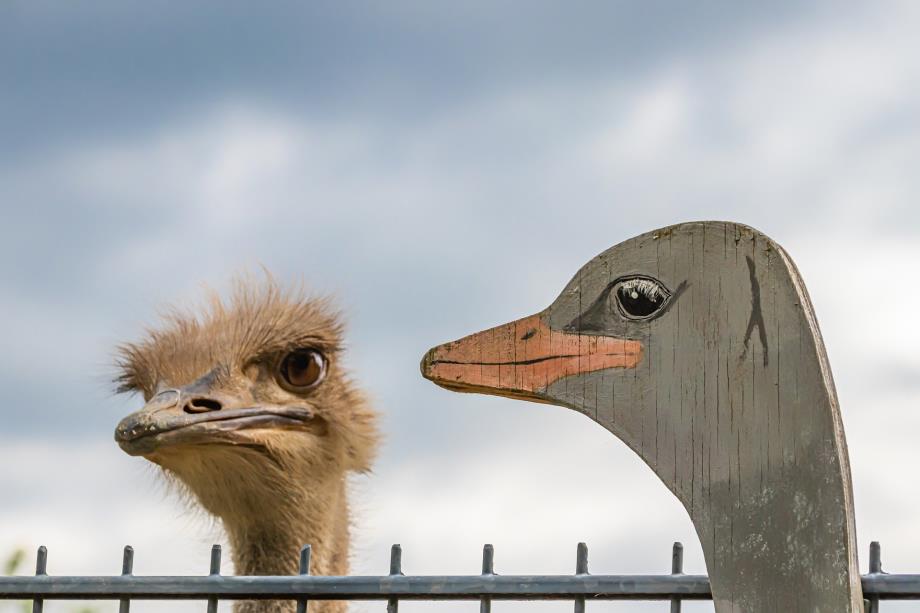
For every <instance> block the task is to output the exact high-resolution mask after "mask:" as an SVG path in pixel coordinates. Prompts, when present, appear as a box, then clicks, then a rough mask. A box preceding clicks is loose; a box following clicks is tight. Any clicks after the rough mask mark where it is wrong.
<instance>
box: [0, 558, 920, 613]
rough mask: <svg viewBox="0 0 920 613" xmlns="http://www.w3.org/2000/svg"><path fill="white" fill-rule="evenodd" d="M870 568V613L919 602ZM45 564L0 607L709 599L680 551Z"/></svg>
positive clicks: (2, 592) (1, 596)
mask: <svg viewBox="0 0 920 613" xmlns="http://www.w3.org/2000/svg"><path fill="white" fill-rule="evenodd" d="M869 558H870V559H869V571H870V572H869V574H866V575H863V576H862V588H863V594H864V595H865V597H866V599H867V611H869V612H870V613H875V612H877V611H878V607H879V604H878V603H879V601H880V600H893V599H901V600H920V574H918V575H894V574H887V573H883V572H882V569H881V548H880V547H879V545H878V543H872V545H871V547H870V556H869ZM47 560H48V552H47V549H45V548H44V547H41V548H39V550H38V556H37V562H36V574H35V576H25V577H0V600H32V601H33V603H34V604H33V611H34V612H35V613H39V612H41V610H42V603H43V601H44V600H52V599H54V600H119V601H121V606H120V608H119V611H120V613H127V612H128V611H129V607H130V602H131V600H207V601H208V611H216V608H217V602H218V600H238V599H261V600H266V599H283V600H296V601H297V603H298V611H299V612H300V613H306V611H307V606H308V602H309V600H386V601H387V610H388V611H397V610H398V603H399V601H400V600H479V601H480V602H481V606H480V611H482V612H484V613H488V612H489V611H490V610H491V602H492V601H493V600H572V601H574V603H575V612H576V613H583V612H584V610H585V609H584V607H585V601H586V600H669V601H671V609H670V610H671V611H672V613H675V612H677V613H679V611H680V603H681V601H683V600H709V599H711V598H712V593H711V591H710V587H709V579H708V578H707V577H706V576H705V575H685V574H683V572H682V570H683V568H682V567H683V547H682V546H681V544H680V543H674V548H673V551H672V558H671V562H672V565H671V574H670V575H592V574H590V573H589V572H588V550H587V547H586V546H585V544H584V543H579V545H578V549H577V553H576V563H575V574H574V575H498V574H495V571H494V549H493V547H492V546H491V545H486V546H485V547H484V548H483V559H482V574H480V575H468V576H464V575H453V576H447V575H444V576H434V575H432V576H424V575H422V576H419V575H415V576H409V575H404V574H402V550H401V548H400V546H399V545H394V546H393V548H392V550H391V556H390V574H389V575H384V576H376V577H357V576H352V577H326V576H323V577H319V576H310V575H309V574H308V572H309V567H310V547H309V546H305V547H304V548H303V550H302V551H301V556H300V573H301V574H300V575H293V576H271V577H269V576H264V577H263V576H222V575H221V574H220V562H221V550H220V546H219V545H215V546H214V547H213V549H212V551H211V568H210V573H209V574H208V575H207V576H186V577H166V576H163V577H154V576H140V577H139V576H135V575H133V574H132V569H133V562H134V550H133V549H132V548H131V547H130V546H129V547H125V552H124V559H123V562H122V574H121V575H115V576H105V577H90V576H86V577H76V576H74V577H67V576H52V575H48V574H47Z"/></svg>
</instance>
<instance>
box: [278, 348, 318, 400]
mask: <svg viewBox="0 0 920 613" xmlns="http://www.w3.org/2000/svg"><path fill="white" fill-rule="evenodd" d="M278 374H279V375H280V380H279V383H281V385H282V387H287V388H290V389H292V390H293V391H298V392H302V391H304V390H308V389H310V388H313V387H315V386H316V385H318V384H319V383H320V381H322V380H323V377H325V376H326V358H325V357H324V356H323V354H321V353H320V352H319V351H316V350H315V349H298V350H297V351H292V352H291V353H289V354H287V355H286V356H285V357H284V359H283V360H281V365H280V366H279V367H278Z"/></svg>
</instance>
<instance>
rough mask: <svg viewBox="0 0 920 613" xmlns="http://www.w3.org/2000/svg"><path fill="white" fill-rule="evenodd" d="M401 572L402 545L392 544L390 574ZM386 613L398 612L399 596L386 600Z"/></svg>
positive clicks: (399, 573)
mask: <svg viewBox="0 0 920 613" xmlns="http://www.w3.org/2000/svg"><path fill="white" fill-rule="evenodd" d="M401 574H402V547H401V546H400V545H393V547H391V548H390V575H401ZM387 613H399V598H395V597H394V598H390V599H389V600H387Z"/></svg>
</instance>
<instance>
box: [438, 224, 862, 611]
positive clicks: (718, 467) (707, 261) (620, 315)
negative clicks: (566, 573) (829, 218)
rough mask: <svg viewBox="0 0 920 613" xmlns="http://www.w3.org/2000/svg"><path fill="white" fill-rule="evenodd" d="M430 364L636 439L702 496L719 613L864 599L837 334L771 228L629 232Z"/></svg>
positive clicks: (463, 386)
mask: <svg viewBox="0 0 920 613" xmlns="http://www.w3.org/2000/svg"><path fill="white" fill-rule="evenodd" d="M422 373H423V374H424V376H425V377H426V378H428V379H431V380H432V381H434V382H435V383H437V384H439V385H441V386H444V387H446V388H448V389H452V390H456V391H462V392H480V393H487V394H496V395H500V396H510V397H514V398H522V399H526V400H533V401H537V402H546V403H551V404H558V405H562V406H565V407H569V408H571V409H574V410H576V411H578V412H581V413H584V414H585V415H587V416H588V417H590V418H591V419H593V420H594V421H596V422H597V423H599V424H600V425H602V426H604V427H605V428H607V429H608V430H609V431H610V432H612V433H614V434H615V435H616V436H618V437H619V438H620V439H622V440H623V441H624V442H625V443H626V444H627V445H629V447H630V448H632V449H633V451H635V452H636V453H638V454H639V455H640V456H641V457H642V459H643V460H644V461H645V462H646V463H647V464H648V465H649V466H650V467H651V468H652V470H654V471H655V473H656V474H657V475H658V476H659V478H661V480H662V481H663V482H664V484H665V485H666V486H668V488H669V489H670V490H671V492H673V493H674V495H675V496H677V498H678V499H679V500H680V501H681V502H682V503H683V505H684V507H685V508H686V509H687V512H688V513H689V514H690V517H691V518H692V520H693V524H694V526H695V527H696V531H697V534H698V536H699V538H700V541H701V543H702V546H703V552H704V554H705V558H706V566H707V568H708V572H709V576H710V580H711V584H712V592H713V600H714V602H715V608H716V611H717V612H718V613H776V612H777V611H789V612H800V613H806V612H807V613H818V612H820V613H844V612H848V613H854V612H862V611H863V600H862V591H861V585H860V576H859V572H858V566H857V560H856V546H855V541H856V534H855V528H854V519H853V518H854V513H853V496H852V487H851V482H850V468H849V461H848V457H847V449H846V441H845V439H844V433H843V425H842V423H841V420H840V412H839V409H838V406H837V397H836V392H835V390H834V384H833V380H832V377H831V372H830V368H829V366H828V362H827V356H826V355H825V351H824V344H823V341H822V340H821V334H820V331H819V330H818V324H817V322H816V320H815V315H814V311H813V310H812V306H811V302H810V300H809V298H808V293H807V292H806V290H805V285H804V283H803V282H802V279H801V277H800V276H799V273H798V271H797V270H796V268H795V265H794V264H793V262H792V260H791V259H790V258H789V256H788V255H787V254H786V252H785V251H783V249H782V248H781V247H780V246H779V245H777V244H776V243H775V242H773V241H772V240H771V239H770V238H768V237H766V236H764V235H763V234H761V233H760V232H757V231H756V230H753V229H751V228H749V227H746V226H742V225H739V224H733V223H723V222H699V223H686V224H680V225H676V226H671V227H668V228H663V229H661V230H656V231H654V232H649V233H647V234H643V235H641V236H638V237H636V238H633V239H630V240H628V241H625V242H623V243H620V244H619V245H616V246H615V247H612V248H611V249H608V250H607V251H605V252H604V253H602V254H600V255H599V256H597V257H596V258H594V259H593V260H591V261H590V262H588V263H587V264H586V265H585V266H584V267H582V269H581V270H580V271H578V273H577V274H576V275H575V277H574V278H573V279H572V281H570V282H569V284H568V285H567V286H566V288H565V289H564V290H563V291H562V294H561V295H560V296H559V297H558V298H557V299H556V300H555V302H553V304H552V305H550V306H549V307H548V308H547V309H545V310H544V311H541V312H540V313H538V314H536V315H533V316H530V317H525V318H524V319H520V320H518V321H514V322H511V323H509V324H505V325H503V326H498V327H496V328H492V329H490V330H486V331H484V332H479V333H477V334H473V335H470V336H467V337H465V338H462V339H460V340H457V341H454V342H451V343H446V344H444V345H440V346H438V347H435V348H434V349H432V350H431V351H429V352H428V354H427V355H426V356H425V358H424V360H423V361H422Z"/></svg>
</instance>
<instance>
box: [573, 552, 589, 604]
mask: <svg viewBox="0 0 920 613" xmlns="http://www.w3.org/2000/svg"><path fill="white" fill-rule="evenodd" d="M587 574H588V545H586V544H585V543H578V548H577V549H576V550H575V575H576V576H578V575H582V576H583V575H587ZM575 613H585V597H584V596H576V597H575Z"/></svg>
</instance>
